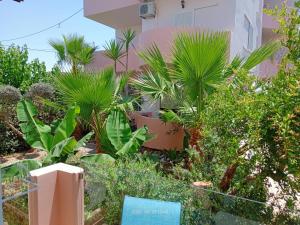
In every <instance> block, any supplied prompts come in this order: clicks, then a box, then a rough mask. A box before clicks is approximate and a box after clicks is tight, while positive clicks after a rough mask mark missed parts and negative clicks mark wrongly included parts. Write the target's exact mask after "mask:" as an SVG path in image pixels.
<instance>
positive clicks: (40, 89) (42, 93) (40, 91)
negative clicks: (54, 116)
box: [25, 83, 55, 100]
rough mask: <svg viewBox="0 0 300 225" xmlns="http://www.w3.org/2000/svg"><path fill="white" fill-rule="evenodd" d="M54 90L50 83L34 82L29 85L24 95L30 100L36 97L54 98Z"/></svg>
mask: <svg viewBox="0 0 300 225" xmlns="http://www.w3.org/2000/svg"><path fill="white" fill-rule="evenodd" d="M54 94H55V90H54V87H52V86H51V85H50V84H47V83H35V84H33V85H31V86H30V88H29V89H28V91H27V92H26V94H25V96H26V97H27V98H29V99H31V100H34V99H36V98H44V99H52V98H54Z"/></svg>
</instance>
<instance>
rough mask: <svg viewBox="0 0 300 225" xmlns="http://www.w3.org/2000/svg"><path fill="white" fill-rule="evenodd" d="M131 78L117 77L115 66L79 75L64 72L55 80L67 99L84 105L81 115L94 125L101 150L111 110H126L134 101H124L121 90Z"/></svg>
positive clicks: (81, 107)
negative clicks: (95, 72) (103, 134)
mask: <svg viewBox="0 0 300 225" xmlns="http://www.w3.org/2000/svg"><path fill="white" fill-rule="evenodd" d="M126 82H127V77H126V76H121V77H120V78H116V77H115V73H114V71H113V69H112V68H108V69H106V70H103V71H101V72H99V73H98V74H86V73H79V74H78V75H77V76H73V75H72V74H71V73H70V74H64V75H60V76H57V77H55V84H56V87H57V90H59V92H60V94H61V96H62V98H63V101H64V102H65V103H67V104H68V105H72V104H75V103H76V104H77V105H78V106H79V107H80V117H81V119H82V120H83V121H85V122H86V124H89V125H91V127H92V129H93V130H94V133H95V136H96V143H97V150H98V152H99V151H100V150H101V145H100V139H101V133H102V132H103V129H104V123H105V119H106V117H107V115H108V114H109V112H110V110H112V109H115V108H119V109H121V110H123V111H125V109H126V107H127V106H130V102H126V101H125V102H124V101H123V99H122V97H121V95H120V92H121V91H122V90H123V89H124V86H125V84H126Z"/></svg>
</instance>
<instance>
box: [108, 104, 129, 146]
mask: <svg viewBox="0 0 300 225" xmlns="http://www.w3.org/2000/svg"><path fill="white" fill-rule="evenodd" d="M106 131H107V136H108V138H109V140H110V142H111V143H112V145H113V146H114V147H115V149H116V150H117V151H118V150H120V149H121V148H122V147H123V146H124V145H125V144H126V143H127V142H128V141H129V140H130V138H131V136H132V132H131V129H130V126H129V124H128V121H127V118H126V115H125V113H124V112H122V111H120V110H113V111H112V112H111V113H110V115H109V116H108V118H107V122H106Z"/></svg>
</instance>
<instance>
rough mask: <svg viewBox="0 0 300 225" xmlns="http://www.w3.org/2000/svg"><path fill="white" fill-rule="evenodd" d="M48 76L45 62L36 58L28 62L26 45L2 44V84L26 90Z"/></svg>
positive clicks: (0, 47) (0, 54) (0, 71)
mask: <svg viewBox="0 0 300 225" xmlns="http://www.w3.org/2000/svg"><path fill="white" fill-rule="evenodd" d="M45 77H47V72H46V66H45V63H41V62H39V60H37V59H35V60H33V61H32V62H28V50H27V47H26V46H23V47H19V46H14V45H11V46H10V47H8V48H6V49H5V48H4V47H3V46H1V45H0V84H1V83H2V84H6V85H11V86H14V87H16V88H20V89H21V90H22V91H25V90H26V89H27V88H28V87H29V86H30V85H31V84H33V83H36V82H39V81H42V80H43V79H44V78H45Z"/></svg>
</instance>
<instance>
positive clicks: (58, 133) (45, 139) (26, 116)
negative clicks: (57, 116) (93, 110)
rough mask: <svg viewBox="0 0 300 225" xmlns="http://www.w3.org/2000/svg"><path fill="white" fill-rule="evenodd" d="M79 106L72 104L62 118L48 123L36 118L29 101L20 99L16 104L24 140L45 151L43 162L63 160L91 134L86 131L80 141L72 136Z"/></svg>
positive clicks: (33, 108)
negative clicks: (45, 155)
mask: <svg viewBox="0 0 300 225" xmlns="http://www.w3.org/2000/svg"><path fill="white" fill-rule="evenodd" d="M79 112H80V108H79V107H78V106H72V107H70V109H69V110H68V111H67V113H66V115H65V117H64V118H63V119H62V120H56V121H54V122H52V123H51V124H50V125H46V124H44V123H43V122H42V121H40V120H38V119H37V114H38V112H37V109H36V107H35V106H34V105H33V104H32V103H31V102H29V101H26V100H22V101H20V102H19V103H18V105H17V117H18V120H19V122H20V128H21V130H22V132H23V137H24V140H25V141H26V142H27V143H28V144H29V145H30V146H31V147H32V148H36V149H40V150H43V151H46V152H47V157H46V159H44V162H47V163H55V162H64V161H66V160H67V158H68V157H69V156H70V155H72V154H74V153H75V152H76V150H77V149H78V148H80V147H81V146H83V145H84V144H85V143H86V142H87V141H88V140H89V139H90V138H91V136H92V135H93V133H88V134H87V135H86V136H85V137H83V138H82V139H81V140H80V141H78V142H77V141H76V140H75V138H74V137H72V136H71V135H72V133H73V132H74V130H75V127H76V124H77V123H76V116H78V114H79Z"/></svg>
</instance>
